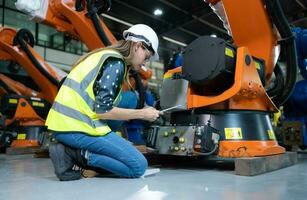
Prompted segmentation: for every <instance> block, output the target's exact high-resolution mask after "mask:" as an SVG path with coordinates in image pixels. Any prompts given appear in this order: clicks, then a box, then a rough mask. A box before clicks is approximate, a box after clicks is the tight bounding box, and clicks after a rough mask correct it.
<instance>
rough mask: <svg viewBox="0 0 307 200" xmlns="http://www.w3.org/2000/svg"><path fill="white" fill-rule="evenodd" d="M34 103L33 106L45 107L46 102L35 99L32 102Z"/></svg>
mask: <svg viewBox="0 0 307 200" xmlns="http://www.w3.org/2000/svg"><path fill="white" fill-rule="evenodd" d="M32 105H33V106H36V107H42V108H43V107H45V104H44V103H42V102H37V101H33V102H32Z"/></svg>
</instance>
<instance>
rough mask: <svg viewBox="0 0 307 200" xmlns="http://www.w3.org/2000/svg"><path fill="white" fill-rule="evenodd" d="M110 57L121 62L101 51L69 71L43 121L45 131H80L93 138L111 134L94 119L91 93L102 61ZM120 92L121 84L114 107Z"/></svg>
mask: <svg viewBox="0 0 307 200" xmlns="http://www.w3.org/2000/svg"><path fill="white" fill-rule="evenodd" d="M109 57H117V58H120V59H123V58H122V56H121V55H120V54H119V53H117V52H115V51H112V50H102V51H99V52H96V53H94V54H91V55H90V56H89V57H87V58H86V59H85V60H84V61H82V62H81V63H79V64H78V65H77V66H76V67H75V68H74V69H73V70H72V71H71V73H70V74H69V75H68V76H67V78H66V80H65V81H64V83H63V85H62V87H61V89H60V91H59V93H58V95H57V97H56V99H55V102H54V104H53V106H52V108H51V110H50V112H49V114H48V117H47V120H46V125H47V126H48V129H50V130H54V131H81V132H85V133H87V134H90V135H94V136H99V135H104V134H106V133H108V132H110V131H111V129H110V128H109V127H108V126H107V124H106V123H105V122H104V121H103V120H99V119H97V114H96V113H95V112H94V107H95V95H94V92H93V85H94V81H95V79H96V77H97V75H98V72H99V71H100V70H101V67H102V65H103V63H104V61H105V60H106V59H107V58H109ZM89 65H90V66H89ZM93 65H94V66H93ZM85 67H86V68H85ZM125 74H126V66H125ZM124 76H125V75H124ZM120 92H121V85H120V90H119V93H118V94H117V96H116V98H115V100H114V102H113V105H115V102H118V99H119V97H120Z"/></svg>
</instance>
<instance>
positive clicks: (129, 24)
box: [102, 14, 187, 47]
mask: <svg viewBox="0 0 307 200" xmlns="http://www.w3.org/2000/svg"><path fill="white" fill-rule="evenodd" d="M102 16H103V17H105V18H108V19H110V20H113V21H116V22H118V23H121V24H124V25H126V26H129V27H131V26H133V24H131V23H129V22H126V21H124V20H121V19H118V18H116V17H112V16H110V15H107V14H102ZM162 38H163V39H164V40H167V41H169V42H172V43H174V44H178V45H180V46H183V47H186V46H187V44H185V43H183V42H179V41H177V40H174V39H172V38H169V37H166V36H162Z"/></svg>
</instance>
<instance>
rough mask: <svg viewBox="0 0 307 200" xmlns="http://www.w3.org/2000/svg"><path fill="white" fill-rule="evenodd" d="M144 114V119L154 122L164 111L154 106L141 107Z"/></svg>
mask: <svg viewBox="0 0 307 200" xmlns="http://www.w3.org/2000/svg"><path fill="white" fill-rule="evenodd" d="M141 111H142V114H143V119H144V120H147V121H150V122H153V121H156V120H157V119H158V118H159V116H160V115H163V112H161V111H159V110H156V109H155V108H153V107H146V108H143V109H141Z"/></svg>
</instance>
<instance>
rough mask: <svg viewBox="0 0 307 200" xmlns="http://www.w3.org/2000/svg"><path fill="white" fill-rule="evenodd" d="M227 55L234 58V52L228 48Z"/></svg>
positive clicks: (226, 49)
mask: <svg viewBox="0 0 307 200" xmlns="http://www.w3.org/2000/svg"><path fill="white" fill-rule="evenodd" d="M225 54H226V55H227V56H229V57H232V58H233V57H234V55H233V51H232V50H231V49H229V48H227V47H226V48H225Z"/></svg>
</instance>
